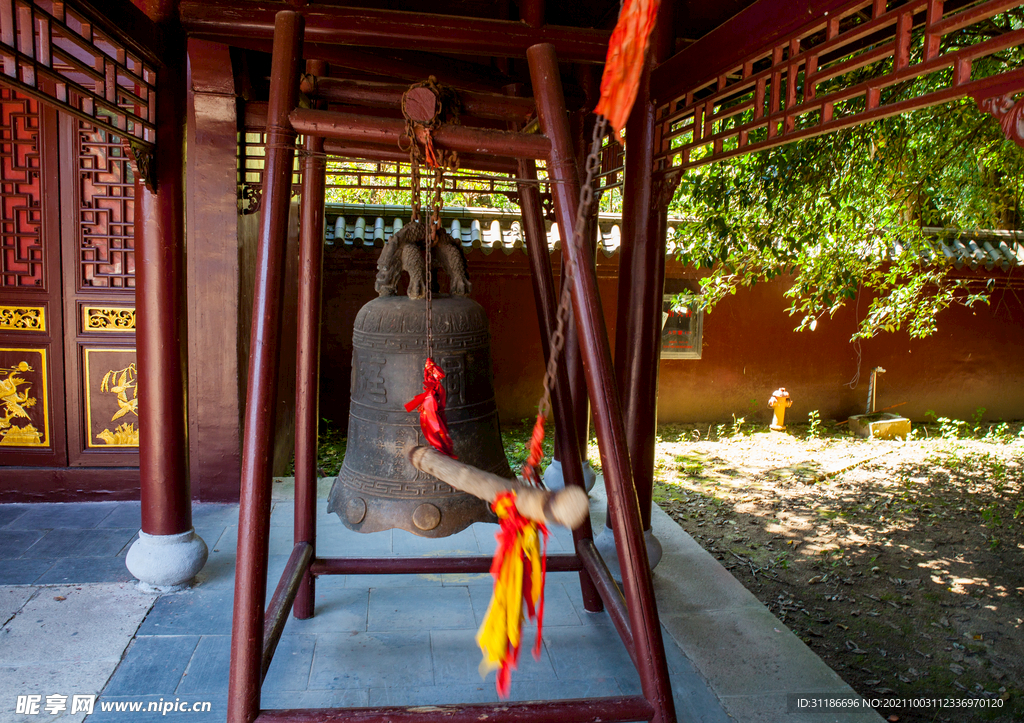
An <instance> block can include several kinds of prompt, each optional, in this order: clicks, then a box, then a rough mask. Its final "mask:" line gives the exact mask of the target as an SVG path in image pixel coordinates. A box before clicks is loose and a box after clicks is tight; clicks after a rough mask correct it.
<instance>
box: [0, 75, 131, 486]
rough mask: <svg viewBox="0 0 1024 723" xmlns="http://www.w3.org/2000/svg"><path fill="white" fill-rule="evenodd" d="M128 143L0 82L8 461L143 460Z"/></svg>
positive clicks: (0, 460)
mask: <svg viewBox="0 0 1024 723" xmlns="http://www.w3.org/2000/svg"><path fill="white" fill-rule="evenodd" d="M132 214H133V199H132V178H131V171H130V168H129V164H128V162H127V159H126V158H125V154H124V152H123V151H122V148H121V145H120V140H119V139H117V138H114V137H109V136H108V135H107V134H106V133H105V132H104V131H98V130H96V129H95V128H94V127H93V126H91V125H90V124H88V123H86V122H84V121H81V120H79V119H77V118H74V117H72V116H69V115H66V114H63V113H58V112H57V111H56V110H54V109H53V108H50V107H48V106H47V105H45V104H43V103H39V102H37V101H35V100H33V99H30V98H28V97H25V96H22V95H20V94H19V93H17V92H15V91H13V90H10V89H8V88H3V87H0V466H12V467H69V466H70V467H122V466H136V465H138V407H137V404H138V402H137V399H136V390H137V377H136V365H135V309H134V306H135V303H134V300H135V259H134V242H133V239H132V231H133V229H132V223H133V217H132Z"/></svg>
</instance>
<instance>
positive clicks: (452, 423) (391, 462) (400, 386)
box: [328, 224, 515, 537]
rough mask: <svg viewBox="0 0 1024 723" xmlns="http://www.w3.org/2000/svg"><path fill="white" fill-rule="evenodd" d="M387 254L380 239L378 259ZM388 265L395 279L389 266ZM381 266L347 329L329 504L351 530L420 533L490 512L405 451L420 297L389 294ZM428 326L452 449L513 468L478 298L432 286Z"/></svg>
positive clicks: (444, 531)
mask: <svg viewBox="0 0 1024 723" xmlns="http://www.w3.org/2000/svg"><path fill="white" fill-rule="evenodd" d="M412 226H413V224H409V226H406V227H405V228H406V229H410V227H412ZM393 239H394V237H393ZM393 239H392V241H393ZM392 241H389V246H390V245H391V243H392ZM461 253H462V251H461V249H458V254H459V255H460V256H461ZM394 255H395V254H393V253H392V254H390V256H389V248H388V246H386V247H385V250H384V252H382V254H381V264H385V263H390V262H389V261H388V258H391V257H393V256H394ZM462 264H463V266H462V269H457V268H456V269H455V270H454V271H455V273H456V274H459V273H460V272H461V273H462V274H464V273H465V271H464V269H465V266H464V264H465V260H464V259H462ZM406 265H408V258H407V259H406ZM448 270H449V269H446V271H448ZM417 271H419V272H422V267H421V268H420V269H418V270H417ZM389 274H390V275H391V277H392V279H393V277H394V273H393V269H392V270H391V271H389ZM382 276H383V270H382V275H379V276H378V292H380V293H381V294H382V296H381V297H380V298H377V299H374V300H373V301H371V302H369V303H368V304H366V305H365V306H363V308H362V309H360V310H359V314H358V315H357V316H356V321H355V328H354V329H353V332H352V396H351V406H350V409H349V423H348V445H347V449H346V452H345V461H344V463H343V464H342V467H341V472H340V473H339V474H338V478H337V479H336V480H335V482H334V486H333V487H332V488H331V495H330V498H329V500H328V511H330V512H335V513H337V515H338V516H339V517H340V518H341V520H342V521H343V522H344V523H345V525H346V526H348V527H349V528H351V529H353V530H356V531H358V532H378V531H381V530H388V529H391V528H394V527H398V528H401V529H404V530H408V531H409V532H412V533H414V534H417V535H420V536H423V537H445V536H447V535H451V534H454V533H456V532H458V531H459V530H462V529H464V528H465V527H467V526H469V525H471V524H472V523H474V522H480V521H494V520H495V518H494V516H493V515H492V513H491V512H490V510H489V509H488V507H487V505H486V503H484V502H483V501H481V500H479V499H477V498H476V497H473V496H471V495H467V494H465V493H463V492H459V491H457V490H455V489H453V488H452V487H450V486H448V485H447V484H445V483H444V482H441V481H440V480H439V479H437V478H435V477H433V476H431V475H428V474H426V473H424V472H420V471H419V470H417V469H416V468H415V467H413V466H412V464H411V463H410V462H409V460H408V458H407V456H406V454H407V452H408V450H409V449H411V448H412V447H414V446H417V445H422V444H425V443H426V440H425V439H424V437H423V434H422V432H421V431H420V424H419V413H418V412H415V411H413V412H407V411H406V410H405V404H406V402H408V401H410V400H411V399H412V398H413V397H415V396H416V395H417V394H419V393H420V392H422V391H423V365H424V362H425V361H426V356H427V345H426V342H427V334H426V330H427V327H426V314H425V310H426V303H425V301H424V300H423V299H410V298H407V297H404V296H392V295H387V294H392V293H394V285H393V283H392V284H384V285H383V286H384V288H383V290H382V284H381V283H380V280H381V278H382ZM462 281H465V284H464V285H460V286H458V287H456V284H455V283H453V284H452V286H453V288H458V289H459V290H460V291H465V292H468V287H469V285H468V281H466V280H465V278H464V277H463V279H462ZM413 286H415V284H413V283H410V287H413ZM432 328H433V334H432V345H433V358H434V361H435V362H437V363H438V364H439V365H440V366H441V368H442V369H443V370H444V373H445V375H446V376H445V379H444V384H445V390H446V392H447V405H446V409H445V414H446V416H447V419H448V428H449V431H450V433H451V437H452V442H453V443H454V447H455V455H456V457H457V458H458V459H459V460H460V461H462V462H465V463H466V464H470V465H473V466H474V467H478V468H480V469H483V470H486V471H488V472H491V473H493V474H496V475H499V476H502V477H507V478H513V477H514V476H515V475H514V474H513V473H512V470H511V469H510V468H509V465H508V461H507V460H506V459H505V453H504V449H503V448H502V444H501V432H500V429H499V427H498V411H497V407H496V405H495V402H494V384H493V379H492V374H491V353H490V331H489V328H488V324H487V316H486V315H485V314H484V310H483V308H482V307H481V306H480V305H479V304H477V303H476V302H475V301H472V300H471V299H468V298H465V297H464V296H450V295H438V296H435V297H434V298H433V301H432Z"/></svg>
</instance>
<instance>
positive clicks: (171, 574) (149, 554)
mask: <svg viewBox="0 0 1024 723" xmlns="http://www.w3.org/2000/svg"><path fill="white" fill-rule="evenodd" d="M207 554H208V551H207V549H206V543H205V542H203V538H201V537H200V536H199V535H197V534H196V531H195V528H193V529H191V530H189V531H188V532H181V533H179V534H177V535H150V534H148V533H145V532H139V539H138V540H136V541H135V544H133V545H132V546H131V549H129V550H128V557H127V559H126V560H125V565H126V566H127V568H128V572H130V573H131V574H132V575H134V576H135V577H137V578H138V579H139V589H140V590H142V591H144V592H174V591H175V590H181V589H183V588H185V587H187V586H188V583H189V582H191V581H192V578H194V577H195V576H196V573H198V572H199V571H200V570H202V569H203V565H205V564H206V556H207Z"/></svg>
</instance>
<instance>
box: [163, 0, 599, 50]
mask: <svg viewBox="0 0 1024 723" xmlns="http://www.w3.org/2000/svg"><path fill="white" fill-rule="evenodd" d="M280 9H281V7H280V4H275V3H268V2H240V1H239V0H184V1H183V2H182V3H181V4H180V5H179V12H180V14H181V22H182V24H183V25H184V26H185V29H186V30H187V31H188V33H189V34H190V35H193V36H197V37H202V38H204V39H207V40H218V41H219V42H225V43H227V44H231V41H232V39H233V38H247V39H262V40H269V39H270V38H271V37H273V31H274V14H275V13H276V12H277V11H278V10H280ZM301 13H302V15H303V18H304V19H305V22H306V31H305V36H304V39H305V42H306V43H322V44H324V45H346V46H362V47H370V48H398V49H403V50H405V49H408V48H416V47H429V46H430V45H437V46H443V48H444V51H445V52H446V53H456V54H466V55H483V56H486V57H492V56H493V57H510V58H511V57H519V58H522V57H526V49H527V48H528V47H530V46H531V45H534V44H536V43H551V44H552V45H554V46H555V48H556V49H557V51H558V54H559V57H560V58H562V59H563V60H567V61H575V62H583V63H603V62H604V59H605V55H606V53H607V51H608V39H609V37H610V33H609V32H608V31H607V30H593V29H590V28H571V27H560V26H551V25H546V26H542V27H539V28H531V27H530V26H529V25H527V24H526V23H521V22H518V21H513V20H490V19H483V18H465V17H456V16H450V15H435V14H432V13H415V12H406V11H394V10H377V9H373V8H346V7H328V6H317V7H316V9H315V10H314V9H308V8H303V9H301ZM325 59H326V58H325Z"/></svg>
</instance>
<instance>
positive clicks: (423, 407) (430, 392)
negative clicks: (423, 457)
mask: <svg viewBox="0 0 1024 723" xmlns="http://www.w3.org/2000/svg"><path fill="white" fill-rule="evenodd" d="M442 379H444V371H442V370H441V367H439V366H438V365H437V363H436V362H435V361H434V360H433V359H431V358H429V357H428V358H427V361H426V363H425V364H424V365H423V392H422V393H421V394H417V395H416V396H415V397H414V398H413V399H412V400H411V401H410V402H408V403H407V404H406V405H405V411H407V412H411V411H413V410H414V409H419V411H420V429H421V430H422V431H423V436H424V437H426V438H427V442H429V443H430V446H431V447H433V448H434V449H436V450H437V451H438V452H440V453H441V454H445V455H448V456H449V457H451V458H452V459H457V457H456V456H455V447H454V446H453V445H452V437H451V435H450V434H449V433H448V420H447V418H445V416H444V407H445V403H446V401H447V393H446V392H445V390H444V384H442V383H441V380H442Z"/></svg>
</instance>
